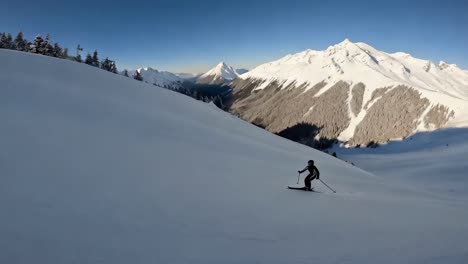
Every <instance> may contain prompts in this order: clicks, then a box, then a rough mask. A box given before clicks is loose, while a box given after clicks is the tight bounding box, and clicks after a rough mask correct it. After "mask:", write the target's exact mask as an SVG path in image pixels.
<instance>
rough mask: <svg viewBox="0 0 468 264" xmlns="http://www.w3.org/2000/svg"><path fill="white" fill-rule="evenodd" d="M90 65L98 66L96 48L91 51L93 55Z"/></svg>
mask: <svg viewBox="0 0 468 264" xmlns="http://www.w3.org/2000/svg"><path fill="white" fill-rule="evenodd" d="M91 65H93V66H94V67H99V58H98V52H97V50H95V51H94V52H93V57H92V61H91Z"/></svg>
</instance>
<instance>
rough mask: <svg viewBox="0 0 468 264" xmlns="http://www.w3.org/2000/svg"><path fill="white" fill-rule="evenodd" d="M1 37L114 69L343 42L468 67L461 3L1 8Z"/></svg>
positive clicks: (466, 8) (236, 61) (183, 68)
mask: <svg viewBox="0 0 468 264" xmlns="http://www.w3.org/2000/svg"><path fill="white" fill-rule="evenodd" d="M0 12H1V15H0V31H7V32H11V33H12V34H14V35H15V34H16V32H18V31H20V30H22V31H23V32H24V33H25V35H26V37H27V38H28V39H32V38H33V37H34V36H35V35H36V34H37V33H41V34H45V33H47V32H48V33H50V34H51V36H52V39H53V40H56V41H58V42H60V43H61V44H62V45H63V46H66V47H69V48H70V50H71V51H72V50H74V47H76V45H77V44H81V46H82V47H84V48H85V50H89V51H92V50H94V49H97V50H98V51H99V53H100V55H101V56H108V57H110V58H112V59H115V60H116V61H117V65H118V66H119V68H120V69H122V68H123V67H126V68H136V67H140V66H152V67H155V68H158V69H163V70H169V71H174V72H202V71H205V70H207V69H208V68H211V67H212V66H214V65H216V64H217V63H218V62H219V61H225V62H226V63H228V64H231V65H233V66H235V67H244V68H252V67H254V66H256V65H258V64H260V63H264V62H268V61H271V60H274V59H277V58H280V57H282V56H284V55H286V54H289V53H295V52H299V51H302V50H305V49H320V50H321V49H325V48H326V47H328V46H330V45H333V44H336V43H338V42H341V41H342V40H343V39H345V38H349V39H350V40H351V41H353V42H366V43H368V44H370V45H372V46H374V47H375V48H377V49H380V50H383V51H387V52H396V51H404V52H408V53H411V54H412V55H413V56H415V57H419V58H423V59H430V60H433V61H435V62H438V61H440V60H444V61H446V62H448V63H456V64H458V65H459V66H460V67H462V68H464V69H468V15H467V14H468V1H455V0H454V1H451V0H445V1H400V0H393V1H372V0H368V1H359V0H353V1H340V0H334V1H297V0H287V1H274V0H271V1H259V0H257V1H256V0H250V1H245V0H237V1H222V0H216V1H212V0H206V1H201V0H199V1H182V0H164V1H158V0H154V1H148V0H139V1H134V2H132V1H126V2H120V1H89V0H81V1H56V0H49V1H45V2H44V1H29V0H22V1H10V0H7V1H1V2H0Z"/></svg>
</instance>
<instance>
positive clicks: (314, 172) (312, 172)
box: [299, 165, 320, 179]
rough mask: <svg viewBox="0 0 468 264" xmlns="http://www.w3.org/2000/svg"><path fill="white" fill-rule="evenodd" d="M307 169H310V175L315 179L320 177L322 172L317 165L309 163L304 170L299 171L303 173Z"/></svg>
mask: <svg viewBox="0 0 468 264" xmlns="http://www.w3.org/2000/svg"><path fill="white" fill-rule="evenodd" d="M306 170H309V176H312V179H314V178H315V179H320V172H319V170H318V169H317V167H315V166H314V165H308V166H307V167H305V168H304V169H303V170H301V171H299V173H303V172H305V171H306Z"/></svg>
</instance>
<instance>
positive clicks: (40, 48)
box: [31, 35, 45, 54]
mask: <svg viewBox="0 0 468 264" xmlns="http://www.w3.org/2000/svg"><path fill="white" fill-rule="evenodd" d="M44 47H45V46H44V40H43V39H42V37H41V35H37V36H36V37H35V38H34V41H33V43H32V45H31V52H32V53H37V54H44V50H45V48H44Z"/></svg>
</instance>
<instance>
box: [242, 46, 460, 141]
mask: <svg viewBox="0 0 468 264" xmlns="http://www.w3.org/2000/svg"><path fill="white" fill-rule="evenodd" d="M241 78H243V79H247V78H256V79H264V80H266V81H265V82H264V83H263V84H262V85H261V86H260V87H257V88H256V89H262V88H265V87H267V86H268V84H269V83H270V82H272V81H274V80H280V82H284V84H283V87H287V86H288V85H289V84H290V83H292V82H296V83H298V84H302V83H309V87H313V86H314V85H315V84H317V83H319V82H322V81H325V82H326V83H327V86H325V87H324V88H323V89H321V90H320V91H319V93H318V94H317V95H316V96H320V95H321V94H323V93H324V92H325V91H327V90H328V89H329V88H330V87H332V86H333V85H334V84H335V83H337V82H338V81H346V82H348V83H350V84H351V85H353V84H357V83H359V82H362V83H364V84H365V86H366V89H365V93H364V98H363V99H364V100H363V102H364V104H365V102H367V101H368V100H369V99H370V98H371V95H372V92H373V91H374V90H375V89H377V88H383V87H393V86H396V85H406V86H410V87H413V88H415V89H416V90H418V91H419V92H420V93H421V94H422V97H425V98H428V99H429V100H430V102H431V105H436V104H443V105H445V106H448V107H449V108H450V109H451V110H454V112H455V118H454V119H452V120H451V121H450V123H449V126H464V125H465V124H468V71H464V70H462V69H460V68H458V67H457V66H456V65H455V64H447V63H445V62H440V63H439V65H435V64H434V63H433V62H431V61H429V60H421V59H416V58H414V57H412V56H411V55H410V54H407V53H403V52H397V53H393V54H390V53H386V52H383V51H379V50H377V49H375V48H373V47H371V46H370V45H368V44H365V43H353V42H351V41H349V40H348V39H345V40H344V41H343V42H341V43H339V44H336V45H333V46H330V47H328V48H327V49H326V50H323V51H316V50H306V51H303V52H300V53H297V54H290V55H287V56H285V57H283V58H281V59H279V60H276V61H273V62H270V63H265V64H262V65H260V66H258V67H256V68H254V69H252V70H251V71H249V72H248V73H245V74H243V75H242V76H241ZM363 110H365V109H363ZM364 114H365V113H364ZM351 117H352V116H351ZM352 118H353V117H352ZM359 122H360V120H359V118H358V119H357V120H351V126H350V127H349V131H351V132H353V131H354V128H355V126H353V124H357V123H359ZM349 131H346V133H344V134H343V135H342V136H341V137H342V138H346V139H349V134H350V133H349Z"/></svg>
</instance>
